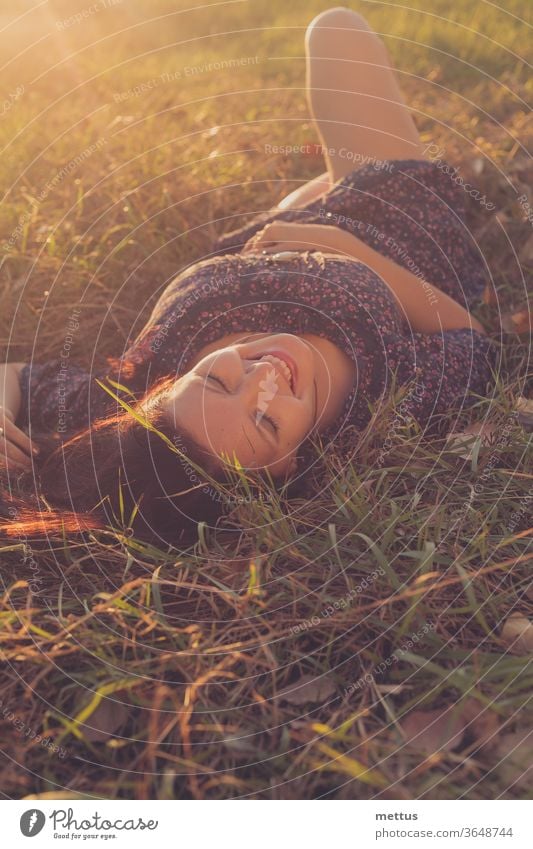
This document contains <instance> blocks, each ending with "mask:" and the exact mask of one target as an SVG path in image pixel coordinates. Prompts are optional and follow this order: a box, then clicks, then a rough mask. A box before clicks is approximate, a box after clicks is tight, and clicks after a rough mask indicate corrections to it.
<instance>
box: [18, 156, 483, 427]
mask: <svg viewBox="0 0 533 849" xmlns="http://www.w3.org/2000/svg"><path fill="white" fill-rule="evenodd" d="M464 200H465V195H464V192H463V190H462V189H461V188H460V187H459V186H458V185H457V184H456V183H455V182H453V181H452V180H451V179H450V177H449V175H448V174H445V173H444V172H443V170H441V169H439V168H438V167H437V166H436V165H435V164H434V163H431V162H425V161H418V160H405V161H404V160H402V161H393V162H389V163H382V167H380V169H379V170H376V169H375V168H374V167H373V166H372V165H368V166H365V167H363V168H361V169H359V170H356V171H353V172H352V173H351V174H349V175H348V176H347V177H345V178H344V179H342V180H340V181H339V182H338V183H337V184H336V185H335V186H333V188H332V189H331V190H330V191H329V192H328V193H326V194H325V195H323V196H322V197H321V198H319V199H318V200H316V201H313V202H312V203H309V204H307V206H305V207H304V208H302V209H299V210H287V211H285V212H280V211H279V210H277V209H274V210H271V211H269V212H267V213H264V214H262V215H260V216H258V217H256V218H255V219H253V221H252V222H251V223H249V224H247V225H245V226H244V227H243V228H241V229H239V230H236V231H233V232H232V233H230V234H228V235H226V236H224V237H223V238H221V239H220V240H219V242H218V243H217V244H216V246H215V251H214V254H213V255H212V256H211V258H209V259H205V260H203V261H201V262H198V263H196V264H194V265H193V266H191V267H189V268H187V269H186V270H184V271H183V272H182V273H181V274H179V276H178V277H176V278H175V279H174V280H173V281H172V282H171V283H170V284H169V285H168V286H167V287H166V289H165V290H164V292H163V294H162V295H161V297H160V298H159V300H158V302H157V304H156V306H155V308H154V310H153V312H152V315H151V317H150V319H149V321H148V322H147V324H146V325H145V327H144V328H143V330H142V331H141V333H140V334H139V335H138V337H137V339H136V340H135V341H134V342H133V343H132V344H131V345H130V347H129V348H128V350H127V351H126V353H125V354H124V355H123V357H122V361H123V362H124V364H127V363H129V362H133V363H137V364H144V365H145V366H147V368H146V371H145V373H146V374H147V385H150V383H151V382H153V381H154V380H156V379H157V378H159V377H162V376H166V375H176V376H178V375H181V374H183V373H184V372H185V371H187V369H188V368H189V365H190V363H191V361H192V359H193V357H194V356H195V354H196V353H197V352H198V351H199V350H200V349H201V348H202V347H203V346H204V345H206V344H208V343H210V342H214V341H216V340H217V339H219V338H221V337H222V336H224V335H225V334H228V333H232V332H242V333H243V334H246V333H253V332H274V333H284V332H286V333H295V334H306V333H309V334H316V335H318V336H322V337H325V338H327V339H329V340H331V341H332V342H334V343H335V344H337V345H338V346H339V347H340V348H341V349H342V350H343V351H345V353H346V354H347V355H348V356H349V357H350V358H351V359H352V360H353V362H354V363H355V365H356V373H357V378H356V382H355V386H354V389H353V391H352V392H351V393H350V395H349V397H348V398H347V399H346V403H345V405H344V409H343V411H342V414H341V415H340V416H339V417H338V419H337V421H336V422H335V424H334V425H333V426H332V427H331V428H330V429H329V430H328V433H327V434H326V435H325V436H326V437H327V438H328V439H331V440H334V439H335V437H336V436H337V435H338V434H339V432H340V431H341V430H342V429H343V428H344V427H346V426H347V425H354V426H355V427H356V428H357V430H359V431H360V430H362V429H363V428H364V427H365V425H367V424H368V422H369V421H370V419H371V417H372V415H379V410H380V408H381V405H382V404H384V403H386V402H387V400H388V398H389V396H390V394H391V392H392V391H395V390H397V389H399V388H400V387H404V392H405V395H404V397H403V401H402V415H405V416H406V417H408V418H411V419H414V420H415V421H417V422H418V423H419V425H420V426H421V427H422V428H431V429H432V430H433V426H444V427H449V426H450V419H451V418H453V417H454V416H456V415H457V414H458V413H459V412H460V411H461V410H462V409H463V408H464V407H465V406H467V405H468V404H469V403H471V402H472V400H475V396H476V395H478V396H479V395H485V394H486V392H487V386H488V384H489V383H490V381H491V378H492V371H493V369H494V368H495V352H494V350H493V349H492V346H491V343H490V340H489V339H488V338H487V337H486V336H483V335H482V334H480V333H478V332H476V331H475V330H470V329H461V330H447V331H444V332H441V333H432V334H423V333H415V332H413V331H412V330H411V328H410V327H409V326H408V325H407V323H406V322H405V321H404V319H403V318H402V316H401V314H400V312H399V309H398V307H397V305H396V301H395V299H394V297H393V295H392V294H391V292H390V290H389V289H388V287H387V286H386V285H385V284H384V283H383V282H382V281H381V279H380V278H379V276H378V275H377V274H375V273H374V272H373V271H371V270H370V269H368V268H367V267H366V266H364V265H362V264H361V263H359V262H357V261H355V260H351V259H345V258H341V257H339V256H335V255H332V254H324V253H321V252H318V251H312V252H308V251H307V252H291V251H287V252H282V253H279V254H270V255H266V256H265V255H262V254H251V255H249V254H247V255H241V254H239V253H238V251H239V250H240V249H241V247H242V245H243V244H244V242H245V241H246V240H247V239H248V238H250V236H251V235H253V233H255V232H257V230H259V229H260V228H261V227H263V226H264V224H265V223H267V222H269V221H272V220H275V219H279V220H284V221H299V222H302V223H322V224H328V223H329V224H332V225H335V226H338V227H342V228H344V229H346V230H348V231H350V232H352V233H353V234H354V235H356V236H357V237H358V238H359V239H361V240H362V241H364V242H366V243H367V244H369V245H370V246H371V247H373V248H374V249H375V250H377V251H379V252H381V253H382V254H384V255H385V256H387V257H389V258H390V259H392V260H394V261H395V262H396V263H398V264H399V265H401V266H403V267H405V268H408V269H409V270H410V271H412V273H413V274H415V275H417V276H420V277H421V278H423V279H425V280H427V281H428V282H430V283H432V284H434V285H436V286H437V287H438V288H440V289H441V290H442V291H444V292H446V293H447V294H449V295H451V296H452V297H453V298H455V299H456V300H457V301H459V302H460V303H462V304H463V305H466V306H468V307H471V306H472V305H473V304H475V301H476V299H477V298H478V297H479V295H480V293H481V291H482V289H483V286H484V284H485V282H486V280H487V276H488V275H487V269H486V267H485V264H484V261H483V257H482V255H481V254H480V252H479V250H478V248H477V246H476V243H475V241H474V239H473V237H472V236H471V234H470V232H469V230H468V228H467V225H466V223H465V209H464ZM421 297H424V295H421ZM59 367H60V366H59V363H58V361H57V360H54V361H51V362H49V363H45V364H41V365H39V364H35V363H33V364H31V365H27V366H26V367H25V368H24V369H23V370H22V372H21V391H22V407H21V411H20V415H19V421H20V422H21V423H22V424H25V425H27V424H28V422H29V421H30V420H31V425H32V429H34V430H43V429H45V430H54V429H56V430H57V421H58V383H59V381H58V371H59ZM99 376H101V375H94V374H92V375H91V374H89V373H88V372H86V371H84V370H83V369H81V368H78V367H75V366H71V365H69V368H68V380H66V381H64V385H63V389H62V395H61V402H62V409H63V420H66V426H65V427H64V428H63V430H64V431H65V432H66V433H67V434H69V433H72V432H73V431H76V430H79V429H81V428H83V427H86V426H87V424H88V423H89V422H90V421H91V419H93V418H94V417H96V416H98V415H102V412H103V409H104V406H105V402H106V400H107V399H106V398H104V397H103V396H104V393H103V391H102V390H101V389H100V388H99V387H98V385H97V384H96V381H95V379H94V378H95V377H99ZM119 379H120V378H119Z"/></svg>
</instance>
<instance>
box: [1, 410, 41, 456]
mask: <svg viewBox="0 0 533 849" xmlns="http://www.w3.org/2000/svg"><path fill="white" fill-rule="evenodd" d="M1 420H2V425H1V426H0V465H2V466H6V467H7V468H11V467H13V468H15V469H29V468H30V467H31V459H30V454H31V453H32V452H33V453H36V452H37V451H38V449H37V447H36V446H34V445H33V443H32V441H31V439H30V438H29V437H28V436H27V435H26V434H25V433H24V432H23V431H22V430H20V428H18V427H17V426H16V425H15V424H14V423H13V422H12V421H11V419H10V418H8V417H7V415H4V416H2V419H1Z"/></svg>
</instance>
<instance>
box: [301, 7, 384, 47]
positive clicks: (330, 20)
mask: <svg viewBox="0 0 533 849" xmlns="http://www.w3.org/2000/svg"><path fill="white" fill-rule="evenodd" d="M347 29H352V30H360V31H362V32H372V30H371V28H370V26H369V24H368V22H367V21H366V20H365V18H363V16H362V15H360V14H359V13H358V12H352V10H351V9H347V8H346V7H345V6H335V7H334V8H333V9H327V10H326V11H325V12H320V14H319V15H317V16H316V17H315V18H313V20H312V21H311V23H310V24H309V26H308V27H307V31H306V33H305V39H306V42H307V43H308V44H310V43H311V42H315V41H316V40H317V39H319V38H322V37H323V36H325V37H328V38H333V39H334V38H336V37H337V36H338V34H339V33H338V30H347Z"/></svg>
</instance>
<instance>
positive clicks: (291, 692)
mask: <svg viewBox="0 0 533 849" xmlns="http://www.w3.org/2000/svg"><path fill="white" fill-rule="evenodd" d="M337 690H338V688H337V685H336V684H335V682H334V681H333V679H332V678H330V677H329V676H328V675H320V676H318V677H316V678H315V677H314V676H313V675H303V676H302V677H301V678H299V679H298V681H295V682H294V684H291V685H290V687H285V689H284V690H281V692H280V693H278V696H277V697H278V699H280V700H282V701H284V702H288V703H289V704H291V705H306V704H309V703H310V702H313V703H314V704H320V703H321V702H326V701H329V699H331V698H333V696H334V695H335V694H336V693H337Z"/></svg>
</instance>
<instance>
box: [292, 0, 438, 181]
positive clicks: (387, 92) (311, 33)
mask: <svg viewBox="0 0 533 849" xmlns="http://www.w3.org/2000/svg"><path fill="white" fill-rule="evenodd" d="M305 46H306V55H307V93H308V99H309V106H310V109H311V112H312V113H313V116H314V119H315V121H316V124H317V129H318V133H319V135H320V138H321V141H322V144H323V146H324V148H325V149H326V154H325V155H326V162H327V166H328V171H329V174H330V177H331V179H332V181H333V182H336V181H337V180H340V179H341V178H342V177H344V176H345V175H346V174H348V173H350V171H353V170H354V168H356V167H357V166H358V165H364V164H365V162H368V161H374V160H376V159H378V160H384V159H425V158H426V157H425V156H424V152H423V146H422V144H421V142H420V138H419V135H418V131H417V129H416V126H415V123H414V121H413V119H412V117H411V115H410V113H409V110H408V108H407V106H406V105H405V103H404V100H403V98H402V95H401V92H400V88H399V85H398V80H397V78H396V75H395V73H394V71H393V70H392V67H391V64H390V60H389V56H388V53H387V50H386V48H385V45H384V44H383V42H382V41H381V39H380V38H379V37H378V36H377V35H376V34H375V33H374V32H373V31H372V30H371V29H370V27H369V25H368V24H367V22H366V21H365V19H364V18H363V17H362V16H361V15H359V14H357V13H356V12H352V11H350V9H344V8H342V7H340V6H339V7H337V8H334V9H330V10H328V11H327V12H322V13H321V14H320V15H317V17H316V18H314V20H313V21H311V23H310V24H309V26H308V28H307V32H306V36H305ZM302 188H305V187H302Z"/></svg>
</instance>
